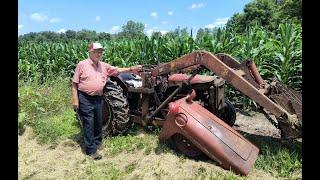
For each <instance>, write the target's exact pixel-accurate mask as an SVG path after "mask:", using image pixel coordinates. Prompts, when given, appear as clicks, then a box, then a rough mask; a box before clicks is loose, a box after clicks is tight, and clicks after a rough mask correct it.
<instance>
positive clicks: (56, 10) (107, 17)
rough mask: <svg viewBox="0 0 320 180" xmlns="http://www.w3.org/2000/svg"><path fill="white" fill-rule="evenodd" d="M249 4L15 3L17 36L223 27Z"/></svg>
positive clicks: (207, 0)
mask: <svg viewBox="0 0 320 180" xmlns="http://www.w3.org/2000/svg"><path fill="white" fill-rule="evenodd" d="M251 1H252V0H175V1H174V0H116V1H115V0H113V1H110V0H109V1H108V0H95V1H93V0H53V1H50V0H47V1H43V0H18V34H19V35H21V34H26V33H29V32H40V31H55V32H64V31H66V30H74V31H80V30H81V29H88V30H95V31H97V32H108V33H112V34H113V33H117V32H119V31H121V27H122V26H123V25H125V24H126V23H127V22H128V21H129V20H133V21H135V22H141V23H143V24H144V25H145V33H146V34H151V33H152V32H153V31H160V32H162V33H165V32H168V31H172V30H174V29H176V28H178V27H180V28H185V27H186V28H188V30H190V29H193V31H194V32H196V31H197V30H198V29H199V28H205V27H208V28H213V27H217V26H223V25H224V24H225V23H226V21H227V20H228V18H230V17H231V16H232V15H233V14H234V13H237V12H243V8H244V6H245V5H246V4H248V3H249V2H251Z"/></svg>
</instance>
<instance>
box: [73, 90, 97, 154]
mask: <svg viewBox="0 0 320 180" xmlns="http://www.w3.org/2000/svg"><path fill="white" fill-rule="evenodd" d="M78 97H79V115H80V117H81V119H82V121H83V138H84V144H85V146H86V154H87V155H90V154H93V153H95V152H96V151H97V146H99V145H100V144H101V141H102V107H103V96H90V95H88V94H86V93H84V92H81V91H78Z"/></svg>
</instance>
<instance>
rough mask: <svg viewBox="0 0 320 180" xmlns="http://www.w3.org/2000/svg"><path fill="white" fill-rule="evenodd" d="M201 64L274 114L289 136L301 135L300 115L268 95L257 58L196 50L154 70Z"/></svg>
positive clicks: (166, 71)
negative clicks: (250, 59)
mask: <svg viewBox="0 0 320 180" xmlns="http://www.w3.org/2000/svg"><path fill="white" fill-rule="evenodd" d="M196 65H201V66H204V67H205V68H207V69H208V70H211V71H212V72H214V73H215V74H216V75H218V76H220V77H221V78H223V79H225V80H226V81H227V82H228V83H230V84H231V85H232V86H233V87H235V88H236V89H237V90H239V91H241V92H242V93H243V94H245V95H247V96H248V97H249V98H251V99H252V100H254V101H255V102H257V103H258V104H259V105H260V106H262V107H264V108H265V109H266V110H267V111H269V112H270V113H272V114H273V115H274V116H275V117H276V118H277V120H278V122H279V125H281V124H282V125H283V127H290V128H282V129H281V127H280V130H281V131H283V130H284V129H285V131H288V132H282V133H283V134H284V136H285V138H297V137H300V136H301V121H302V119H298V117H297V115H296V114H293V113H292V112H291V113H289V112H288V111H287V110H286V109H285V108H283V107H282V106H280V105H279V104H280V103H279V104H277V103H276V101H273V100H272V99H271V98H269V97H268V96H266V94H267V92H268V87H269V86H270V85H268V84H266V83H265V82H264V81H263V79H262V78H261V76H260V74H259V72H258V71H257V69H256V67H255V65H254V62H253V61H246V62H244V63H243V64H240V63H238V62H237V61H236V60H235V59H234V58H232V57H231V56H229V55H227V54H217V55H213V54H212V53H210V52H208V51H204V50H199V51H194V52H192V53H190V54H187V55H184V56H182V57H180V58H177V59H175V60H173V61H171V62H168V63H164V64H161V65H159V66H157V67H155V68H153V69H152V70H151V74H152V76H154V77H156V76H159V75H164V74H169V73H170V72H174V71H178V70H183V69H185V68H190V67H195V66H196Z"/></svg>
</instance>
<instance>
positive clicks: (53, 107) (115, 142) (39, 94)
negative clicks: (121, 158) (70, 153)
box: [18, 79, 302, 179]
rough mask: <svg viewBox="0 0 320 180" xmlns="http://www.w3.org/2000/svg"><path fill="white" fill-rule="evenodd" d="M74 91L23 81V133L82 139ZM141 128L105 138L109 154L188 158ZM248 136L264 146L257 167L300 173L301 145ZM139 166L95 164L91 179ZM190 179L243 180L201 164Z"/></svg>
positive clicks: (46, 139) (63, 84)
mask: <svg viewBox="0 0 320 180" xmlns="http://www.w3.org/2000/svg"><path fill="white" fill-rule="evenodd" d="M70 91H71V89H70V87H69V85H68V79H64V80H59V81H57V82H56V84H54V83H51V84H47V85H41V86H39V85H30V84H29V85H26V84H21V85H20V86H19V119H18V121H19V132H23V131H22V129H23V127H24V126H25V125H28V126H31V127H32V128H33V129H34V132H35V134H36V137H37V139H38V140H39V142H41V143H47V144H53V145H54V144H57V143H58V142H59V141H60V140H62V139H65V138H67V139H71V140H74V141H77V140H79V139H81V138H82V134H81V130H80V128H79V126H78V124H77V122H76V120H75V116H74V112H73V110H72V109H71V101H70V97H71V92H70ZM139 130H140V128H139V126H134V127H133V128H132V129H131V130H130V131H129V133H128V135H126V136H116V137H109V138H106V139H104V145H105V152H106V155H107V156H109V157H110V156H114V155H116V154H119V153H122V152H125V153H129V154H134V153H136V152H140V151H143V154H144V155H145V156H148V155H150V154H151V153H153V152H154V153H155V154H161V153H173V154H177V155H178V156H179V161H180V162H181V163H184V162H185V161H186V157H185V156H180V155H181V154H178V153H176V152H174V151H173V150H172V149H170V148H169V147H168V146H167V144H163V143H159V140H158V134H159V131H160V129H159V128H158V129H156V130H155V131H153V132H151V133H144V134H143V135H141V133H140V134H139ZM246 137H247V138H248V139H249V140H250V141H251V142H253V143H254V144H256V145H257V146H258V147H259V149H260V153H259V156H258V159H257V161H256V163H255V166H254V169H257V170H262V171H264V172H267V173H270V174H271V175H272V176H274V177H284V178H289V179H293V178H295V176H296V172H299V171H300V170H301V168H302V155H301V144H299V143H296V142H295V143H283V142H280V141H279V140H277V139H273V138H269V137H263V136H256V135H248V136H246ZM136 168H137V164H136V163H135V162H133V163H131V164H129V165H127V166H126V167H125V169H121V170H119V169H118V167H116V166H115V165H113V164H107V165H106V168H105V169H103V170H101V169H99V168H97V167H95V166H92V167H88V169H87V171H88V172H95V173H94V175H92V176H90V179H101V178H102V179H107V178H109V179H110V178H111V179H112V178H114V179H121V178H123V177H125V176H128V175H130V174H131V173H132V172H134V171H135V170H136ZM96 172H99V173H96ZM154 173H156V174H155V176H159V177H161V175H163V174H161V173H162V171H160V170H158V171H156V172H154ZM163 173H164V172H163ZM298 176H299V175H298ZM139 177H140V176H139ZM188 178H192V179H206V178H210V179H239V178H240V177H239V176H237V175H235V174H234V173H232V172H230V173H226V174H225V173H222V174H219V173H218V172H215V171H211V170H208V169H205V168H203V167H202V168H201V167H200V168H198V169H197V170H196V172H195V174H194V176H193V177H188ZM241 178H242V177H241ZM244 179H245V178H244Z"/></svg>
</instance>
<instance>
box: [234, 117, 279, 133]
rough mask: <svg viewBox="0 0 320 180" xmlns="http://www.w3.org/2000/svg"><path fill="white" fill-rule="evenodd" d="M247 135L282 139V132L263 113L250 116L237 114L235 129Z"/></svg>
mask: <svg viewBox="0 0 320 180" xmlns="http://www.w3.org/2000/svg"><path fill="white" fill-rule="evenodd" d="M233 128H234V129H236V130H240V131H244V132H246V133H250V134H254V135H260V136H270V137H273V138H280V137H281V135H280V130H279V129H277V128H276V127H275V126H273V125H272V123H271V122H270V121H269V120H268V119H267V118H266V117H265V116H264V115H263V114H262V113H257V112H254V113H250V116H248V115H244V114H241V113H237V120H236V122H235V125H234V127H233Z"/></svg>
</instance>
